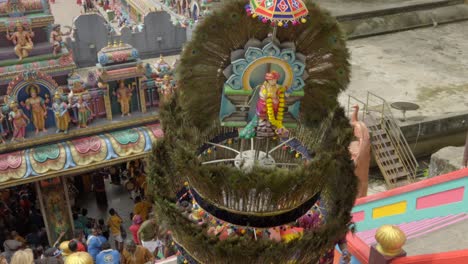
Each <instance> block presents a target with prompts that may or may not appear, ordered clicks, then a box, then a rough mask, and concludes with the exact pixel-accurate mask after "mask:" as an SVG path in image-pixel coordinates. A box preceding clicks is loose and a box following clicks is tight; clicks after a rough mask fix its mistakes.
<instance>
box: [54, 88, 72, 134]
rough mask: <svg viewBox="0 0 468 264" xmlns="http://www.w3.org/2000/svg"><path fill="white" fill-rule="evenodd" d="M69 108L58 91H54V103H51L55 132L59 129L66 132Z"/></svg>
mask: <svg viewBox="0 0 468 264" xmlns="http://www.w3.org/2000/svg"><path fill="white" fill-rule="evenodd" d="M69 108H70V106H69V104H67V103H66V102H64V101H63V100H62V98H61V97H60V94H59V93H56V94H55V96H54V103H53V104H52V110H53V111H54V114H55V124H56V126H57V131H56V132H57V133H59V132H61V131H63V132H64V133H65V134H66V133H68V126H69V124H70V113H68V109H69Z"/></svg>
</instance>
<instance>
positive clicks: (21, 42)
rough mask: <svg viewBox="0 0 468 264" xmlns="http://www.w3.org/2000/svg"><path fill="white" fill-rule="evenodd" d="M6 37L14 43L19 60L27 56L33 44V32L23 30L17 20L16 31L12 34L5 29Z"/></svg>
mask: <svg viewBox="0 0 468 264" xmlns="http://www.w3.org/2000/svg"><path fill="white" fill-rule="evenodd" d="M6 38H7V39H8V40H10V41H12V42H13V44H14V45H15V53H16V55H17V56H18V58H19V59H20V60H22V59H24V58H26V57H28V56H29V52H30V51H31V50H32V48H33V46H34V43H33V41H32V39H33V38H34V32H32V30H30V31H29V32H26V31H24V27H23V24H21V23H20V22H18V23H16V32H14V33H13V34H10V32H9V30H8V29H7V33H6Z"/></svg>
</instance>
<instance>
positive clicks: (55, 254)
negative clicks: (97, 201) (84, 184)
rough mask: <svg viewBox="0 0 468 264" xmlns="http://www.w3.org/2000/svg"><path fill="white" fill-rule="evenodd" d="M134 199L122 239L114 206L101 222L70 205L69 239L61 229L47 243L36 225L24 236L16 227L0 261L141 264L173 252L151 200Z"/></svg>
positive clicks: (1, 263) (4, 263) (10, 263)
mask: <svg viewBox="0 0 468 264" xmlns="http://www.w3.org/2000/svg"><path fill="white" fill-rule="evenodd" d="M134 201H135V206H134V208H133V212H132V213H131V214H130V217H131V218H132V225H131V226H130V228H129V229H128V231H129V232H130V233H131V236H129V238H128V239H126V240H125V241H124V238H125V237H126V233H127V232H126V230H125V228H124V227H123V225H122V224H123V219H122V217H121V216H120V215H119V214H118V213H117V212H116V210H115V209H113V208H111V209H110V210H109V217H108V219H107V221H106V222H104V220H103V219H99V220H98V221H95V220H94V219H92V218H89V217H88V216H87V213H88V212H87V210H86V209H80V208H74V210H73V211H74V212H73V220H74V221H73V222H74V225H75V231H74V234H73V238H72V239H71V240H65V241H62V238H63V236H64V235H65V233H61V234H60V236H59V238H58V239H57V241H56V242H55V243H54V244H53V245H51V246H48V243H47V235H46V234H42V233H41V232H38V231H37V229H34V230H33V232H32V233H30V234H28V235H27V236H26V237H25V238H24V237H23V236H21V235H20V234H19V233H18V232H17V231H16V230H13V231H9V232H8V233H6V234H5V239H4V241H3V243H2V245H1V246H2V251H3V253H2V254H1V255H0V264H28V263H31V264H32V263H34V264H63V263H76V262H75V260H76V259H81V261H83V260H86V259H89V261H90V262H89V263H96V264H120V263H122V264H143V263H154V261H155V260H157V259H164V258H166V257H169V256H172V255H174V254H175V253H176V249H175V248H174V246H173V243H172V241H171V236H170V232H168V231H166V230H165V229H164V228H163V227H162V226H160V225H158V223H157V221H156V218H155V216H154V215H153V214H152V213H151V208H152V205H151V203H150V202H148V201H146V200H145V199H142V198H141V197H139V196H138V197H136V198H135V199H134ZM2 206H3V205H2ZM30 214H34V213H33V212H30ZM2 219H3V218H2ZM31 220H34V217H32V218H31ZM2 222H4V221H2ZM15 226H16V225H15ZM42 228H43V226H42ZM112 240H113V241H114V243H115V245H114V248H112V246H111V242H110V241H112ZM80 263H88V262H80Z"/></svg>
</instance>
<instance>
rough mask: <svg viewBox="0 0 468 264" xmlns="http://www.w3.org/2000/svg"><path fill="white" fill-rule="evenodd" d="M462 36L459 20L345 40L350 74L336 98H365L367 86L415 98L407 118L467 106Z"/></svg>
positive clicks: (467, 62)
mask: <svg viewBox="0 0 468 264" xmlns="http://www.w3.org/2000/svg"><path fill="white" fill-rule="evenodd" d="M466 36H468V22H460V23H456V24H448V25H442V26H437V27H431V28H424V29H417V30H411V31H404V32H399V33H395V34H389V35H381V36H376V37H370V38H364V39H358V40H353V41H349V42H348V47H349V50H350V52H351V57H352V58H351V65H352V68H351V69H352V79H351V84H350V86H349V88H348V90H347V91H346V92H345V93H343V94H342V95H341V96H340V102H341V103H342V105H344V106H346V105H347V94H350V95H352V96H355V97H357V98H359V99H361V100H363V101H364V102H365V99H366V94H367V91H370V92H372V93H374V94H377V95H379V96H381V97H383V98H385V100H386V101H387V102H389V103H392V102H396V101H407V102H412V103H416V104H418V105H419V106H420V108H419V110H417V111H411V112H407V117H409V121H411V120H412V121H420V120H423V119H425V118H429V117H437V116H442V115H446V114H451V113H457V112H466V111H468V74H466V73H467V72H468V53H467V52H463V51H466V50H468V42H467V41H466ZM393 113H394V116H395V117H397V118H399V117H401V112H400V111H397V110H395V111H393Z"/></svg>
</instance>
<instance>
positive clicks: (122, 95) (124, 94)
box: [115, 81, 133, 116]
mask: <svg viewBox="0 0 468 264" xmlns="http://www.w3.org/2000/svg"><path fill="white" fill-rule="evenodd" d="M132 92H133V89H132V88H130V86H129V87H127V86H125V82H124V81H120V82H119V88H118V89H117V91H116V92H115V95H116V96H117V100H118V102H119V104H120V111H121V112H122V116H125V115H128V116H130V101H131V99H132Z"/></svg>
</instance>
